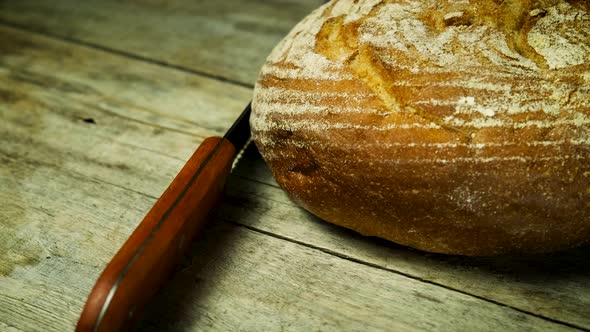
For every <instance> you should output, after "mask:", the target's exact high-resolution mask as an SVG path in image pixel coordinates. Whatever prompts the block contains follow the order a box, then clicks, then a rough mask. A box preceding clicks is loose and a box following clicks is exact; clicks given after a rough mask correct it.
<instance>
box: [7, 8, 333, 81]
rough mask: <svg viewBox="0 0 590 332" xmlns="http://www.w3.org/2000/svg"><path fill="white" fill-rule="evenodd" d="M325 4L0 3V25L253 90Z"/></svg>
mask: <svg viewBox="0 0 590 332" xmlns="http://www.w3.org/2000/svg"><path fill="white" fill-rule="evenodd" d="M322 2H323V1H321V0H304V1H301V0H277V1H241V0H227V1H182V0H173V1H158V0H141V1H137V0H126V1H116V0H100V1H77V0H61V1H42V0H22V1H0V21H4V22H9V23H11V24H17V25H19V26H23V27H26V28H27V29H34V30H37V31H42V32H44V33H48V34H51V35H56V36H60V37H63V38H67V39H73V40H78V41H83V42H86V43H89V44H93V45H99V46H101V47H107V48H111V49H115V50H118V51H121V52H125V53H131V54H134V55H138V56H141V57H145V58H149V59H151V60H156V61H159V62H162V63H167V64H172V65H175V66H182V67H185V68H188V69H190V70H196V71H199V72H204V73H208V74H211V75H214V76H221V77H224V78H227V79H230V80H235V81H238V82H241V83H244V84H253V83H254V80H255V77H256V74H257V73H258V70H259V68H260V67H261V65H262V64H263V62H264V60H265V58H266V56H267V54H269V53H270V51H271V50H272V48H273V47H274V45H275V44H276V43H277V42H278V41H279V40H280V39H281V38H282V37H283V36H284V35H286V33H287V32H288V31H289V30H290V29H291V28H292V27H293V26H294V25H295V24H296V23H297V22H298V21H299V20H300V19H301V18H302V17H304V16H305V15H306V14H308V13H309V12H311V10H313V9H314V8H316V7H318V6H319V5H320V4H321V3H322ZM130 18H133V19H130ZM64 22H67V24H64Z"/></svg>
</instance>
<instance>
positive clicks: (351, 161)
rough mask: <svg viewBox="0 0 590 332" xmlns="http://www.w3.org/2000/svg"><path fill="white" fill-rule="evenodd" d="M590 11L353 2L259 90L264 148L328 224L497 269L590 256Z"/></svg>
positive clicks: (310, 28) (276, 55) (334, 6)
mask: <svg viewBox="0 0 590 332" xmlns="http://www.w3.org/2000/svg"><path fill="white" fill-rule="evenodd" d="M589 7H590V5H589V4H588V2H586V1H581V0H578V1H576V0H569V1H565V0H504V1H491V0H446V1H439V0H392V1H378V0H358V1H357V0H355V1H353V0H342V1H332V2H330V3H328V4H326V5H324V6H322V7H320V8H319V9H317V10H315V11H314V12H313V13H311V14H310V15H309V16H308V17H307V18H305V19H304V20H303V21H302V22H300V23H299V24H298V25H297V26H296V27H295V28H294V29H293V30H292V31H291V32H290V33H289V35H288V36H287V37H286V38H285V39H284V40H283V41H282V42H281V43H280V44H279V45H278V46H277V47H276V48H275V49H274V51H273V52H272V54H271V55H270V56H269V57H268V59H267V62H266V64H265V65H264V67H263V68H262V70H261V73H260V76H259V79H258V81H257V83H256V88H255V92H254V101H253V114H252V117H251V120H250V122H251V126H252V132H253V137H254V141H255V142H256V145H257V147H258V148H259V150H260V152H261V154H262V156H263V157H264V159H265V160H266V162H267V163H268V164H269V165H270V167H271V169H272V172H273V174H274V176H275V178H276V180H277V182H278V183H279V184H280V185H281V186H282V187H283V188H284V189H285V190H286V191H287V192H288V193H289V194H290V196H291V197H292V199H293V200H295V201H296V202H298V203H299V204H301V205H302V206H303V207H305V208H306V209H307V210H309V211H311V212H312V213H314V214H315V215H317V216H319V217H320V218H322V219H324V220H326V221H329V222H332V223H335V224H338V225H341V226H344V227H347V228H350V229H353V230H356V231H358V232H360V233H362V234H365V235H372V236H378V237H382V238H385V239H389V240H392V241H394V242H397V243H400V244H403V245H407V246H410V247H414V248H418V249H422V250H426V251H431V252H439V253H448V254H461V255H493V254H500V253H509V252H548V251H553V250H559V249H564V248H569V247H573V246H578V245H582V244H586V243H588V242H589V241H590V199H589V198H590V163H589V159H590V146H589V144H590V15H589V9H590V8H589Z"/></svg>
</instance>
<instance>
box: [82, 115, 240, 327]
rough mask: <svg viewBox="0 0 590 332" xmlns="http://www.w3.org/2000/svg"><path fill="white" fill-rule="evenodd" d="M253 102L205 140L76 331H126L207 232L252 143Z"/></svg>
mask: <svg viewBox="0 0 590 332" xmlns="http://www.w3.org/2000/svg"><path fill="white" fill-rule="evenodd" d="M250 112H251V104H248V106H247V107H246V109H244V111H243V112H242V114H241V115H240V116H239V117H238V119H237V120H236V122H235V123H234V124H233V125H232V127H231V128H230V129H229V131H228V132H227V133H226V134H225V135H224V136H223V137H208V138H206V139H205V140H204V141H203V142H202V143H201V145H200V146H199V147H198V149H197V150H196V151H195V153H194V154H193V155H192V156H191V158H190V159H189V160H188V162H187V163H186V165H184V167H183V168H182V170H181V171H180V173H178V175H177V176H176V177H175V178H174V180H173V181H172V183H171V184H170V186H168V189H166V191H165V192H164V193H163V194H162V196H161V197H160V198H159V199H158V201H157V202H156V204H155V205H154V206H153V207H152V208H151V209H150V211H149V212H148V213H147V215H146V216H145V217H144V218H143V220H142V222H141V223H140V224H139V225H138V226H137V228H136V229H135V230H134V231H133V233H132V234H131V236H130V237H129V238H128V239H127V241H126V242H125V243H124V244H123V246H122V247H121V248H120V249H119V251H118V252H117V254H115V256H114V257H113V258H112V259H111V261H110V262H109V264H108V265H107V267H106V268H105V269H104V271H103V272H102V274H101V275H100V277H99V278H98V280H97V281H96V284H95V285H94V288H93V289H92V291H91V292H90V295H89V296H88V299H87V301H86V304H85V306H84V310H83V311H82V314H81V316H80V319H79V320H78V325H77V326H76V331H79V332H87V331H88V332H89V331H93V332H97V331H127V330H129V329H132V328H133V327H134V325H135V323H136V322H137V318H138V316H139V312H140V311H141V309H142V308H143V307H144V305H145V304H146V303H147V302H148V300H149V299H150V298H151V297H152V296H153V295H154V294H155V293H156V291H157V290H158V289H159V288H160V286H161V285H162V283H163V282H164V281H165V280H166V278H167V277H168V276H169V274H170V272H171V271H172V269H173V267H174V266H175V265H176V264H177V263H178V262H179V261H180V258H181V257H182V256H183V254H184V253H185V251H186V248H188V247H189V245H188V244H189V242H190V241H191V239H192V238H193V237H194V236H195V235H196V234H197V233H198V232H199V230H200V229H202V227H203V225H204V224H205V223H206V221H207V216H208V214H209V212H210V211H211V209H212V208H213V207H214V206H215V204H216V203H217V202H218V201H219V198H220V197H221V195H222V193H223V188H224V185H225V181H226V178H227V176H228V174H229V173H230V171H231V167H232V163H233V162H234V160H235V158H236V156H237V155H238V153H239V152H240V151H242V149H243V148H244V147H245V146H246V145H247V143H248V141H249V139H250V125H249V118H250Z"/></svg>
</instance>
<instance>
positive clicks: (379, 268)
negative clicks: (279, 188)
mask: <svg viewBox="0 0 590 332" xmlns="http://www.w3.org/2000/svg"><path fill="white" fill-rule="evenodd" d="M248 180H249V179H248ZM266 185H268V184H266ZM278 203H279V204H285V203H282V202H278ZM222 220H223V221H224V222H227V223H231V224H233V225H235V226H237V227H244V228H246V229H249V230H251V231H253V232H257V233H260V234H263V235H266V236H271V237H274V238H277V239H279V240H283V241H287V242H291V243H294V244H297V245H300V246H303V247H306V248H310V249H313V250H317V251H320V252H322V253H324V254H327V255H331V256H334V257H338V258H341V259H344V260H347V261H350V262H353V263H357V264H361V265H364V266H368V267H372V268H375V269H378V270H383V271H387V272H391V273H394V274H397V275H400V276H403V277H406V278H409V279H412V280H415V281H419V282H423V283H426V284H430V285H434V286H438V287H441V288H444V289H447V290H450V291H454V292H457V293H461V294H463V295H467V296H470V297H473V298H476V299H478V300H482V301H485V302H488V303H491V304H495V305H498V306H500V307H505V308H509V309H512V310H515V311H518V312H520V313H523V314H527V315H530V316H534V317H536V318H540V319H543V320H546V321H548V322H551V323H555V324H560V325H565V326H567V327H571V328H574V329H578V330H580V331H590V329H586V328H584V327H582V326H578V325H576V324H572V323H568V322H564V321H561V320H557V319H553V318H551V317H547V316H543V315H540V314H537V313H534V312H531V311H527V310H523V309H520V308H517V307H514V306H511V305H509V304H505V303H502V302H499V301H495V300H491V299H487V298H485V297H483V296H479V295H476V294H472V293H469V292H466V291H463V290H460V289H457V288H453V287H450V286H447V285H444V284H441V283H437V282H434V281H430V280H428V279H424V278H421V277H417V276H413V275H411V274H408V273H405V272H402V271H398V270H395V269H391V268H387V267H384V266H380V265H378V264H374V263H371V262H367V261H363V260H361V259H358V258H354V257H350V256H348V255H345V254H342V253H339V252H336V251H333V250H330V249H328V248H323V247H320V246H316V245H313V244H310V243H305V242H303V241H299V240H295V239H291V238H289V237H286V236H283V235H279V234H275V233H272V232H269V231H265V230H262V229H259V228H256V227H253V226H249V225H244V224H240V223H239V222H236V221H233V220H228V219H222Z"/></svg>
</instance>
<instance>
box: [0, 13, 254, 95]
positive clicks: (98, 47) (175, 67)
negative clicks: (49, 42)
mask: <svg viewBox="0 0 590 332" xmlns="http://www.w3.org/2000/svg"><path fill="white" fill-rule="evenodd" d="M0 25H3V26H5V27H7V28H12V29H16V30H20V31H23V32H27V33H30V34H34V35H38V36H42V37H45V38H50V39H53V40H59V41H62V42H67V43H71V44H75V45H79V46H83V47H86V48H90V49H93V50H96V51H101V52H105V53H110V54H115V55H119V56H123V57H126V58H129V59H132V60H136V61H140V62H145V63H149V64H152V65H157V66H160V67H164V68H169V69H172V70H176V71H180V72H183V73H187V74H192V75H197V76H201V77H205V78H209V79H213V80H216V81H219V82H223V83H229V84H233V85H237V86H241V87H244V88H249V89H253V88H254V85H253V84H248V83H243V82H240V81H237V80H234V79H231V78H227V77H223V76H220V75H214V74H210V73H207V72H204V71H200V70H197V69H193V68H188V67H185V66H180V65H175V64H173V63H169V62H165V61H161V60H156V59H151V58H148V57H145V56H142V55H138V54H134V53H131V52H127V51H122V50H118V49H115V48H112V47H107V46H103V45H99V44H95V43H90V42H87V41H83V40H80V39H76V38H72V37H65V36H60V35H57V34H52V33H49V32H46V31H38V30H34V29H31V28H28V27H26V26H24V25H21V24H17V23H13V22H8V21H5V20H2V19H0Z"/></svg>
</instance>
